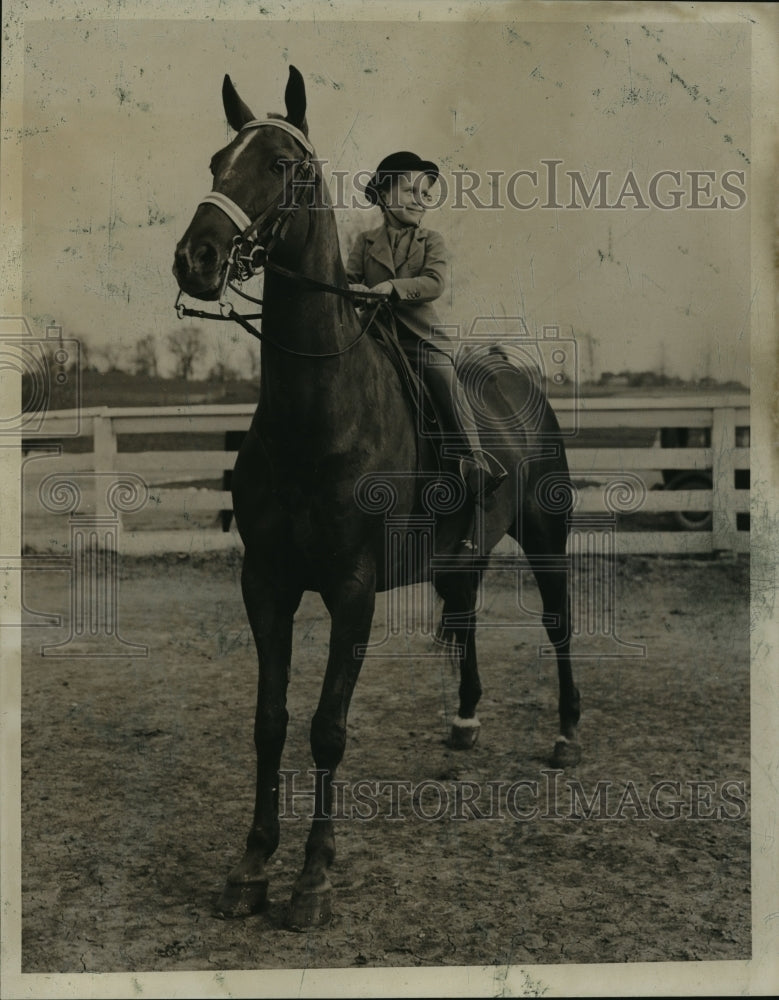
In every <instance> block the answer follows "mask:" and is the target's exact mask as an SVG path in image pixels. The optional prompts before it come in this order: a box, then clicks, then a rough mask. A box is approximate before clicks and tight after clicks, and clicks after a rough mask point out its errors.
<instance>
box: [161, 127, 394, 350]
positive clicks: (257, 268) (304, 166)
mask: <svg viewBox="0 0 779 1000" xmlns="http://www.w3.org/2000/svg"><path fill="white" fill-rule="evenodd" d="M266 125H271V126H273V127H274V128H280V129H282V130H283V131H285V132H287V133H289V134H290V135H291V136H293V137H294V138H295V139H296V140H297V142H298V143H299V144H300V146H302V148H303V150H304V151H305V156H304V157H303V158H302V159H300V160H294V161H292V165H291V170H290V171H289V174H288V176H287V177H286V179H285V182H284V183H283V184H282V186H281V188H280V189H279V191H278V193H277V195H275V196H274V197H273V198H271V200H270V201H269V202H268V204H267V206H266V207H265V208H264V209H263V211H262V212H261V213H260V214H259V215H258V216H256V217H255V218H254V219H251V218H250V217H249V216H248V215H247V214H246V212H244V210H243V209H242V208H241V207H240V205H237V204H236V203H235V202H234V201H233V200H232V199H231V198H229V197H228V196H227V195H226V194H223V193H222V192H221V191H210V192H209V193H208V194H207V195H206V196H205V197H204V198H203V199H202V200H201V201H200V202H199V205H214V206H215V207H216V208H218V209H219V210H220V211H221V212H223V213H224V215H226V216H227V218H228V219H229V220H230V221H231V222H232V223H233V225H234V226H235V227H236V229H237V230H238V235H237V236H235V237H234V238H233V243H232V248H231V251H230V256H229V257H228V259H227V264H226V266H225V271H224V276H223V278H222V283H221V285H220V288H219V297H218V305H219V312H218V313H214V312H207V311H206V310H204V309H193V308H191V307H190V306H187V305H185V303H184V302H183V301H182V295H183V294H184V293H183V292H182V291H181V290H179V294H178V297H177V298H176V305H175V308H176V315H177V316H178V317H179V319H183V318H184V317H185V316H193V317H196V318H197V319H213V320H222V321H229V320H232V321H234V322H236V323H238V324H239V325H240V326H242V327H243V328H244V330H246V331H247V333H250V334H251V335H252V336H253V337H256V338H257V339H258V340H260V341H267V342H268V343H269V344H271V345H272V346H273V347H275V348H276V349H277V350H279V351H283V352H285V353H286V354H292V355H294V356H295V357H300V358H336V357H339V356H340V355H342V354H346V352H347V351H349V350H351V348H352V347H354V346H355V344H357V342H358V341H360V340H362V338H363V337H364V336H365V334H366V333H367V332H368V329H369V327H370V326H371V324H372V322H373V318H374V316H375V315H376V313H377V312H378V310H379V308H380V306H381V305H382V303H384V302H386V301H387V300H388V298H389V296H388V295H384V294H380V293H378V292H353V291H352V290H351V289H350V288H343V287H341V286H340V285H333V284H331V283H330V282H326V281H319V280H318V279H316V278H311V277H309V276H308V275H306V274H301V273H300V272H299V271H293V270H290V269H289V268H287V267H282V266H281V265H280V264H276V263H274V262H273V261H272V260H271V259H270V253H271V251H272V250H273V248H274V247H275V246H276V244H277V243H279V242H281V241H282V240H283V239H284V236H285V235H286V232H287V230H288V228H289V225H290V223H291V222H292V219H293V217H294V215H295V212H296V211H297V210H298V209H299V208H300V207H301V206H300V205H299V204H298V202H297V201H296V200H295V197H294V194H295V186H296V185H302V186H305V187H306V188H310V187H312V186H315V185H316V184H318V183H319V180H320V178H319V177H318V176H317V173H316V168H315V167H314V164H313V162H312V157H314V158H315V157H316V153H315V152H314V147H313V146H312V145H311V143H310V142H309V140H308V137H307V136H306V135H305V133H304V132H302V131H301V130H300V129H298V128H296V127H295V126H294V125H292V124H290V123H289V122H287V121H285V120H284V119H282V118H266V119H262V120H254V121H250V122H247V123H246V124H245V125H244V126H243V127H242V129H241V131H242V132H243V131H245V130H248V129H256V128H260V127H262V126H266ZM279 197H280V198H281V202H280V204H281V210H280V211H279V212H278V213H277V214H276V215H275V217H273V213H274V211H275V210H276V207H277V205H278V204H279V202H278V200H277V199H278V198H279ZM306 207H307V208H308V210H309V211H310V210H311V204H310V202H309V203H308V204H307V205H306ZM263 270H265V271H272V272H273V273H274V274H280V275H282V276H283V277H285V278H290V279H292V280H293V281H296V282H298V283H299V284H301V285H304V286H305V287H307V288H314V289H316V290H317V291H323V292H330V293H332V294H334V295H340V296H341V297H342V298H345V299H350V300H351V301H353V302H354V301H361V302H366V301H367V302H375V303H376V307H375V309H374V314H373V316H371V318H370V320H369V321H368V322H367V323H364V324H362V329H361V330H360V332H359V334H358V335H357V336H356V337H355V338H354V339H353V340H351V341H350V342H349V343H348V344H347V345H346V346H345V347H342V348H341V349H340V350H337V351H329V352H325V353H310V352H306V351H297V350H295V349H294V348H291V347H287V346H286V345H285V344H282V343H280V342H279V341H278V340H276V339H275V338H273V337H271V336H269V335H268V333H267V332H265V331H264V330H260V329H257V327H256V326H254V325H253V323H252V322H251V320H256V319H262V312H256V313H238V312H236V310H235V307H234V306H233V303H232V302H231V301H230V300H229V299H228V298H227V292H228V290H229V291H232V292H234V293H235V294H236V295H239V296H240V297H241V298H243V299H245V300H247V301H248V302H253V303H254V304H256V305H260V306H261V305H262V299H259V298H257V297H255V296H253V295H249V294H248V293H247V292H245V291H244V290H243V288H242V287H241V286H242V285H243V283H244V282H245V281H248V280H249V279H250V278H253V277H255V276H256V275H257V274H259V273H260V272H261V271H263ZM236 282H237V284H236Z"/></svg>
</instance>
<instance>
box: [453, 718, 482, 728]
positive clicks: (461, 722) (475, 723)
mask: <svg viewBox="0 0 779 1000" xmlns="http://www.w3.org/2000/svg"><path fill="white" fill-rule="evenodd" d="M452 725H453V726H456V727H457V728H458V729H478V728H479V727H480V726H481V723H480V722H479V720H478V719H477V718H476V716H475V715H474V717H473V718H472V719H461V718H460V716H459V715H455V717H454V719H452Z"/></svg>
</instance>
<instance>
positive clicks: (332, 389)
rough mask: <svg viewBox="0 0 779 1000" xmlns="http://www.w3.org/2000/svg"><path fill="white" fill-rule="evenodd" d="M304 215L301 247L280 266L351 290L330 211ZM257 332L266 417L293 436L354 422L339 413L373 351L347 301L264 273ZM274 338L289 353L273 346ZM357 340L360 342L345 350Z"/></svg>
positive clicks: (350, 416)
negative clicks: (295, 430) (263, 335)
mask: <svg viewBox="0 0 779 1000" xmlns="http://www.w3.org/2000/svg"><path fill="white" fill-rule="evenodd" d="M301 211H308V210H307V209H301ZM308 215H309V225H308V234H307V237H306V239H305V241H304V244H303V246H302V249H301V251H300V253H299V254H297V255H295V257H294V259H288V258H282V260H283V266H285V267H287V268H289V269H290V270H293V271H295V272H297V273H298V274H301V275H306V276H308V277H311V278H316V280H317V281H323V282H327V283H328V284H331V285H334V286H335V287H337V288H346V287H348V286H347V280H346V271H345V269H344V266H343V261H342V260H341V253H340V249H339V244H338V234H337V230H336V225H335V218H334V215H333V211H332V209H331V208H330V207H329V206H326V205H325V206H318V207H317V209H315V210H311V211H310V212H309V213H308ZM279 262H280V263H281V261H279ZM262 329H263V333H266V334H267V335H268V340H266V341H265V342H264V343H263V347H262V362H261V371H262V375H261V405H263V404H264V405H265V408H266V412H267V413H269V414H272V415H273V418H274V420H275V421H280V422H281V423H283V424H284V425H285V426H286V427H287V429H288V430H290V431H291V430H292V429H293V428H294V427H300V428H301V430H302V429H303V428H305V427H307V426H309V427H310V426H311V425H312V424H315V425H317V426H318V429H320V430H324V429H326V428H330V429H331V430H332V432H333V433H334V434H337V433H338V426H337V425H338V424H339V422H341V423H343V422H344V420H346V421H348V422H349V423H353V421H354V409H353V408H351V410H350V409H349V408H348V407H347V408H346V410H344V407H343V402H342V401H343V397H344V396H345V395H346V393H347V389H348V387H349V385H351V387H352V393H351V394H350V395H354V387H355V386H356V385H359V379H360V370H361V368H362V369H364V368H365V366H366V365H367V364H369V363H370V361H369V357H368V355H369V354H370V350H369V345H368V339H369V338H364V339H363V340H359V334H360V324H359V321H358V318H357V314H356V312H355V309H354V305H353V304H352V302H351V301H350V300H349V299H346V298H344V297H343V296H341V295H338V294H337V293H335V292H329V291H324V290H320V289H314V288H310V287H307V286H306V284H305V282H302V281H296V280H295V279H294V278H288V277H286V276H284V275H279V274H277V273H275V272H273V271H271V270H269V271H266V274H265V283H264V289H263V323H262ZM274 341H275V342H278V343H280V344H283V345H284V347H285V348H287V351H282V350H279V349H278V348H276V347H274V346H273V342H274ZM354 341H358V342H357V343H355V344H354V346H352V347H350V346H349V345H350V344H352V343H353V342H354ZM344 348H347V349H346V350H344ZM341 351H343V352H344V353H341V354H338V353H337V352H341ZM288 352H296V353H288ZM307 354H311V355H323V354H336V355H337V356H335V357H326V358H325V357H306V356H305V355H307ZM355 401H356V400H355Z"/></svg>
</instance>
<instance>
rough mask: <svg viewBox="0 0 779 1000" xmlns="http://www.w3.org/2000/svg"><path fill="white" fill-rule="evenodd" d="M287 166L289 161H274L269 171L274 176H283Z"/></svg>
mask: <svg viewBox="0 0 779 1000" xmlns="http://www.w3.org/2000/svg"><path fill="white" fill-rule="evenodd" d="M288 164H289V160H285V159H281V160H276V162H275V163H274V164H273V166H272V167H271V170H272V171H273V173H274V174H283V173H284V172H285V171H286V169H287V165H288Z"/></svg>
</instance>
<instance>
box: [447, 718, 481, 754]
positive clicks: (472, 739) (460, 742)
mask: <svg viewBox="0 0 779 1000" xmlns="http://www.w3.org/2000/svg"><path fill="white" fill-rule="evenodd" d="M480 728H481V723H480V722H479V720H478V719H477V718H473V719H461V718H460V717H459V716H458V717H457V718H456V719H455V720H454V722H453V723H452V732H451V736H450V740H449V742H450V743H451V745H452V748H453V749H454V750H470V749H471V747H473V746H474V745H475V744H476V740H478V738H479V729H480Z"/></svg>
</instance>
